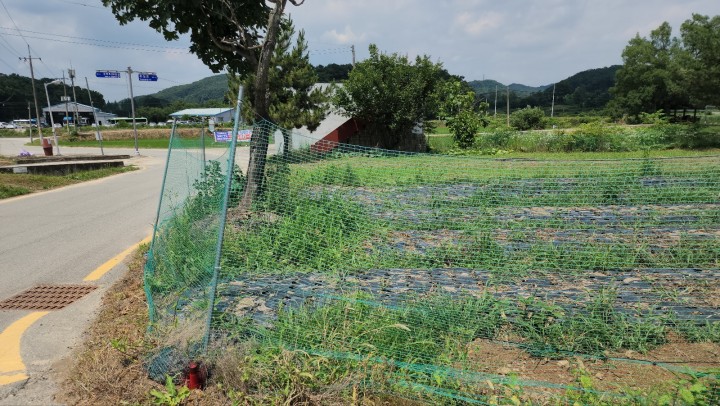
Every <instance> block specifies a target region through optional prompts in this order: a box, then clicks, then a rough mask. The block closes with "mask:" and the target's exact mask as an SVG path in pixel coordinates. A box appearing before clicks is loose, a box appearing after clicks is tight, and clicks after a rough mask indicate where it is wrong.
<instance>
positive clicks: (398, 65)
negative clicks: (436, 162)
mask: <svg viewBox="0 0 720 406" xmlns="http://www.w3.org/2000/svg"><path fill="white" fill-rule="evenodd" d="M369 52H370V57H369V58H368V59H366V60H364V61H362V62H360V63H358V64H356V66H355V68H354V69H353V70H352V71H351V72H350V76H349V78H348V80H347V81H346V82H345V83H344V85H343V86H342V87H339V88H337V89H336V93H335V96H334V98H333V103H334V104H335V105H336V106H337V107H338V108H339V109H340V110H341V111H342V112H343V113H344V114H346V115H347V116H350V117H354V118H357V119H359V120H361V121H362V122H364V123H366V124H367V126H368V127H367V128H366V130H365V133H366V135H367V136H368V137H372V140H373V143H372V145H376V146H378V147H380V148H386V149H395V148H398V147H399V146H401V145H402V144H403V142H404V141H405V140H406V139H407V138H408V137H411V134H412V131H413V129H414V128H415V126H416V125H418V124H421V125H423V126H424V125H425V123H426V120H430V119H433V118H435V117H436V116H437V103H436V100H435V97H436V89H437V86H438V85H439V84H440V78H439V74H440V71H441V65H440V64H437V63H433V62H432V61H431V60H430V57H429V56H423V57H420V56H418V57H417V58H415V61H414V63H412V62H411V61H410V60H409V59H408V58H407V57H405V56H401V55H399V54H396V53H395V54H385V53H381V52H380V51H379V50H378V48H377V46H375V45H370V47H369Z"/></svg>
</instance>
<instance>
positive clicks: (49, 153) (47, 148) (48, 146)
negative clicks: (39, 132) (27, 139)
mask: <svg viewBox="0 0 720 406" xmlns="http://www.w3.org/2000/svg"><path fill="white" fill-rule="evenodd" d="M52 148H53V147H52V144H50V141H48V140H47V138H43V140H42V149H43V152H45V156H52V154H53V152H52Z"/></svg>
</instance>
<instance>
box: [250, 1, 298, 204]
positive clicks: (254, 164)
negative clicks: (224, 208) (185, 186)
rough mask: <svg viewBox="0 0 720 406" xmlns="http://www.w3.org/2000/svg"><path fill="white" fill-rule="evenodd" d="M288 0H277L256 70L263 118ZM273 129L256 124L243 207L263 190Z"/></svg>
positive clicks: (258, 107) (258, 111)
mask: <svg viewBox="0 0 720 406" xmlns="http://www.w3.org/2000/svg"><path fill="white" fill-rule="evenodd" d="M286 4H287V0H276V1H275V6H274V7H273V10H272V11H271V12H270V16H269V17H268V30H267V35H266V36H265V44H264V46H263V48H262V52H261V53H260V60H259V63H258V67H257V72H256V74H255V97H254V101H253V104H254V107H255V113H256V114H257V115H258V116H259V117H260V118H261V119H267V118H268V116H269V114H268V110H269V106H268V103H269V101H268V97H269V95H268V92H267V87H268V73H269V71H270V59H271V58H272V54H273V52H274V51H275V45H276V44H277V35H278V29H279V27H280V21H281V19H282V15H283V12H284V11H285V5H286ZM271 132H272V130H271V129H270V128H268V127H267V126H266V125H263V126H260V127H255V130H253V134H252V138H251V140H250V161H249V162H248V173H247V183H246V184H245V190H244V192H243V197H242V200H241V201H240V208H241V209H242V210H250V209H251V208H252V204H253V202H254V201H255V199H256V198H257V197H258V196H259V195H260V193H261V191H262V182H263V177H264V175H265V159H266V158H267V151H268V141H269V139H270V133H271Z"/></svg>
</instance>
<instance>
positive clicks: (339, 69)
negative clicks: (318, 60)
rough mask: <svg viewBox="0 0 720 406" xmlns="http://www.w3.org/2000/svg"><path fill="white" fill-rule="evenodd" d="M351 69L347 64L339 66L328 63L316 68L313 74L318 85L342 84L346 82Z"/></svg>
mask: <svg viewBox="0 0 720 406" xmlns="http://www.w3.org/2000/svg"><path fill="white" fill-rule="evenodd" d="M352 68H353V67H352V65H351V64H349V63H347V64H341V65H338V64H336V63H330V64H327V65H318V66H316V67H315V73H317V75H318V82H319V83H333V82H343V81H345V80H347V78H348V76H349V75H350V71H351V70H352Z"/></svg>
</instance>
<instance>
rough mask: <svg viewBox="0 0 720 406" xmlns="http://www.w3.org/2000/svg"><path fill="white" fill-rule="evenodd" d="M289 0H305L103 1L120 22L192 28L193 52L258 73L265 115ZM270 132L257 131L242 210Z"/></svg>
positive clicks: (173, 32) (251, 195)
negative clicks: (271, 60) (280, 32)
mask: <svg viewBox="0 0 720 406" xmlns="http://www.w3.org/2000/svg"><path fill="white" fill-rule="evenodd" d="M288 2H290V3H291V4H293V5H295V6H300V5H302V4H303V3H304V2H305V0H203V1H196V0H144V1H137V0H103V4H104V5H105V6H110V7H111V9H112V12H113V14H115V17H116V18H117V19H118V21H119V22H120V23H121V24H127V23H128V22H130V21H132V20H134V19H140V20H143V21H148V22H149V25H150V27H152V28H154V29H155V30H157V31H158V32H161V33H162V34H163V35H164V36H165V38H166V39H167V40H175V39H178V37H179V36H180V35H181V34H185V33H189V34H190V41H191V42H192V45H191V46H190V51H191V52H193V53H194V54H196V55H197V56H198V57H199V58H200V59H201V60H202V61H203V63H205V65H207V66H208V67H209V68H210V69H212V70H213V71H214V72H219V71H220V70H222V69H227V70H228V71H229V72H234V73H241V74H244V73H248V72H254V73H255V83H254V87H255V100H254V101H253V106H254V107H255V110H256V112H257V113H258V115H260V116H263V117H267V116H268V114H269V100H268V99H267V86H268V78H269V74H270V59H271V57H272V54H273V52H274V50H275V45H276V42H277V36H278V30H279V26H280V21H281V19H282V15H283V13H284V12H285V7H286V5H287V3H288ZM268 4H269V5H268ZM268 137H269V134H268V133H267V131H262V129H261V130H260V131H254V132H253V135H252V145H251V147H250V162H249V163H248V173H247V185H246V187H245V190H244V192H243V198H242V200H241V203H240V205H241V207H242V208H244V209H250V207H251V206H252V203H253V201H254V199H255V198H256V197H257V195H258V194H259V193H260V190H261V189H260V182H261V180H262V178H263V176H264V173H265V158H266V156H267V149H268Z"/></svg>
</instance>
